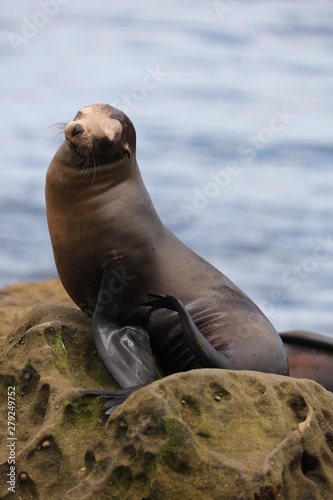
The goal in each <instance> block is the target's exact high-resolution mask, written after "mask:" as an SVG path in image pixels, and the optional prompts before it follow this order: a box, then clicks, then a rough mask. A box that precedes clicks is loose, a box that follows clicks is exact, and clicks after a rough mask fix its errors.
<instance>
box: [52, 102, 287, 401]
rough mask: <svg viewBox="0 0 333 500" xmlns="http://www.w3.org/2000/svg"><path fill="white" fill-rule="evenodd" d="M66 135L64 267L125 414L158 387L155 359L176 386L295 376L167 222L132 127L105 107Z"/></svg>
mask: <svg viewBox="0 0 333 500" xmlns="http://www.w3.org/2000/svg"><path fill="white" fill-rule="evenodd" d="M64 133H65V141H64V142H63V143H62V144H61V146H60V147H59V149H58V151H57V152H56V154H55V156H54V158H53V160H52V161H51V164H50V166H49V168H48V171H47V176H46V210H47V220H48V226H49V232H50V237H51V241H52V246H53V252H54V258H55V262H56V266H57V270H58V273H59V276H60V279H61V281H62V283H63V285H64V287H65V289H66V290H67V292H68V294H69V295H70V296H71V298H72V299H73V300H74V302H75V303H76V304H77V305H78V306H79V307H80V308H81V309H82V310H83V311H85V312H86V313H87V314H89V315H90V316H91V317H92V324H91V330H92V337H93V339H94V342H95V344H96V349H97V352H98V354H99V356H100V358H101V360H102V361H103V363H104V365H105V366H106V368H107V369H108V371H109V372H110V373H111V374H112V375H113V377H114V378H115V380H116V381H117V382H118V384H119V385H120V387H121V388H123V389H124V391H122V393H121V394H119V393H118V395H117V398H118V399H117V404H118V403H119V401H121V400H122V398H123V399H125V398H126V396H127V395H128V394H129V393H130V392H131V391H132V390H133V387H139V386H142V385H146V384H149V383H150V382H152V381H153V380H154V378H155V368H154V358H153V355H154V356H155V357H156V358H157V360H158V362H159V364H160V365H161V367H162V369H163V371H164V373H165V374H170V373H174V372H179V371H184V370H190V369H192V368H198V367H207V366H214V367H216V368H229V369H235V370H256V371H261V372H268V373H277V374H282V375H288V373H289V368H288V358H287V354H286V351H285V349H284V346H283V343H282V341H281V339H280V337H279V335H278V333H277V332H276V330H275V329H274V327H273V326H272V325H271V323H270V322H269V321H268V319H267V318H266V317H265V316H264V314H263V313H262V312H261V311H260V310H259V308H258V307H257V306H256V305H255V304H254V303H253V302H252V301H251V299H250V298H249V297H248V296H247V295H245V293H243V292H242V291H241V290H240V289H239V288H238V287H237V286H236V285H234V284H233V283H232V282H231V281H230V280H229V279H228V278H227V277H226V276H224V275H223V274H222V273H221V272H220V271H218V270H217V269H216V268H215V267H213V266H212V265H211V264H209V263H208V262H206V261H205V260H204V259H202V258H201V257H199V256H198V255H197V254H196V253H194V252H193V251H192V250H190V249H189V248H188V247H187V246H185V245H184V244H183V243H182V242H181V241H180V240H179V239H178V238H176V236H175V235H174V234H173V233H171V232H170V231H169V230H168V229H167V228H166V227H165V226H164V224H163V223H162V222H161V220H160V218H159V216H158V215H157V213H156V211H155V208H154V206H153V203H152V201H151V199H150V196H149V194H148V192H147V190H146V187H145V185H144V183H143V181H142V178H141V175H140V171H139V168H138V164H137V161H136V133H135V129H134V126H133V124H132V122H131V121H130V119H129V118H128V117H127V116H126V115H125V114H124V113H122V112H121V111H119V110H117V109H115V108H113V107H111V106H109V105H108V104H94V105H91V106H87V107H84V108H82V109H81V110H80V111H79V112H78V113H77V115H76V116H75V118H74V119H73V121H71V122H69V123H68V124H67V125H66V126H65V128H64ZM156 293H158V294H160V295H159V296H158V297H156V296H150V295H149V294H156ZM166 294H167V297H161V295H163V296H164V295H166ZM174 299H175V300H174ZM170 309H171V310H170ZM182 309H183V310H182ZM185 312H186V314H185ZM184 314H185V315H184ZM188 318H191V321H192V320H193V322H194V323H193V324H194V325H195V328H196V329H197V330H198V332H197V331H195V332H194V330H193V324H189V323H188ZM181 321H183V322H184V321H185V323H186V322H187V323H186V325H187V326H186V327H185V328H186V330H187V332H188V335H187V338H186V339H185V338H184V335H183V332H182V328H181ZM198 335H199V337H198ZM198 342H199V343H198ZM206 343H207V344H208V345H209V346H210V349H209V350H208V351H207V349H206V348H205V349H202V350H201V355H200V353H198V345H199V347H201V346H204V345H206ZM199 351H200V349H199ZM212 353H214V355H213V354H212ZM97 392H98V391H97ZM97 392H96V391H92V393H94V394H96V393H97ZM107 395H109V396H111V395H112V393H107ZM119 398H120V399H119ZM112 404H113V403H112V402H111V405H112Z"/></svg>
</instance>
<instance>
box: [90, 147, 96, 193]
mask: <svg viewBox="0 0 333 500" xmlns="http://www.w3.org/2000/svg"><path fill="white" fill-rule="evenodd" d="M91 156H92V160H93V172H94V173H93V179H92V181H91V184H90V187H91V186H92V185H93V184H94V182H95V178H96V172H97V162H96V158H95V155H94V152H93V151H91Z"/></svg>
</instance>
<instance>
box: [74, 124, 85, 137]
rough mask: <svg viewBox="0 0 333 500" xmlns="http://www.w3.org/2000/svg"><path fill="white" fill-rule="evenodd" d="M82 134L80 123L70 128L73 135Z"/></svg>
mask: <svg viewBox="0 0 333 500" xmlns="http://www.w3.org/2000/svg"><path fill="white" fill-rule="evenodd" d="M79 134H83V128H82V127H81V125H75V127H74V128H73V130H72V136H73V137H75V136H76V135H79Z"/></svg>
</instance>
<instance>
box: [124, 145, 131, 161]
mask: <svg viewBox="0 0 333 500" xmlns="http://www.w3.org/2000/svg"><path fill="white" fill-rule="evenodd" d="M124 150H125V153H126V154H127V156H128V159H130V158H131V156H132V154H131V150H130V148H129V145H128V144H124Z"/></svg>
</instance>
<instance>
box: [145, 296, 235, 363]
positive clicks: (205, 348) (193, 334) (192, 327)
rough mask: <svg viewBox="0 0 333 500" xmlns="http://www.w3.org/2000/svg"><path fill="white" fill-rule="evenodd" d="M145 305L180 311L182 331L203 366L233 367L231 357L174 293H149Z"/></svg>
mask: <svg viewBox="0 0 333 500" xmlns="http://www.w3.org/2000/svg"><path fill="white" fill-rule="evenodd" d="M148 297H149V300H148V302H146V303H145V304H143V305H145V306H152V307H153V308H160V307H162V308H165V309H170V310H172V311H176V312H177V313H178V316H179V319H180V324H181V327H182V333H183V336H184V339H185V340H186V342H187V344H188V346H189V347H190V349H191V350H192V352H193V354H194V356H195V357H196V359H197V361H198V362H199V363H200V364H201V366H202V368H224V369H227V368H231V362H230V359H229V358H228V356H227V355H226V354H224V353H223V352H219V351H217V350H216V349H215V348H214V347H213V346H212V345H211V344H210V343H209V342H208V340H207V339H206V338H205V337H204V336H203V335H202V333H201V332H200V330H199V329H198V327H197V326H196V324H195V323H194V321H193V319H192V318H191V316H190V314H189V313H188V311H187V310H186V309H185V307H184V305H183V304H182V302H181V301H180V300H179V299H177V298H176V297H174V296H173V295H158V294H149V295H148Z"/></svg>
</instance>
